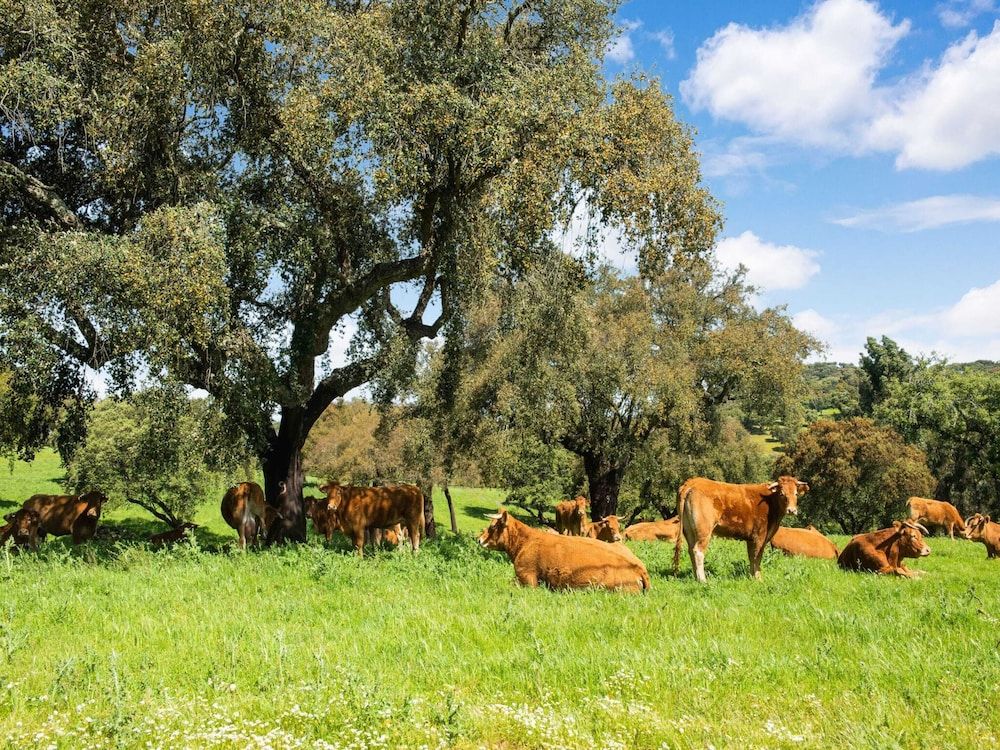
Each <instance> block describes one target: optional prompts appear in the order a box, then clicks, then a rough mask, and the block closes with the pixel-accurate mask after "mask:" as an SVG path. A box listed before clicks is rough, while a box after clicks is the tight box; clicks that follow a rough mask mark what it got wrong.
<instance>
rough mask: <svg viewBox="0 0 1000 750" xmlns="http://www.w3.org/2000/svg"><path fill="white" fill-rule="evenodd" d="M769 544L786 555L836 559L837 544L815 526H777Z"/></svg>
mask: <svg viewBox="0 0 1000 750" xmlns="http://www.w3.org/2000/svg"><path fill="white" fill-rule="evenodd" d="M771 546H772V547H773V548H774V549H780V550H781V551H782V552H784V553H785V554H786V555H798V556H800V557H815V558H819V559H821V560H836V559H837V555H838V554H839V553H838V550H837V545H836V544H834V543H833V542H831V541H830V540H829V539H827V538H826V537H825V536H823V534H821V533H820V531H819V530H818V529H817V528H816V527H815V526H807V527H806V528H804V529H793V528H790V527H788V526H779V527H778V530H777V531H775V532H774V536H773V537H771Z"/></svg>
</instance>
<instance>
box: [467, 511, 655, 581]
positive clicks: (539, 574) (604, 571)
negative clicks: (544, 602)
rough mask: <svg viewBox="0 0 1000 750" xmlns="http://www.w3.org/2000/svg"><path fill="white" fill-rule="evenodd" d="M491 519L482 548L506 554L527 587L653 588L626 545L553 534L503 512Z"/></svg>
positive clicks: (485, 531) (480, 538) (481, 539)
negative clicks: (541, 585)
mask: <svg viewBox="0 0 1000 750" xmlns="http://www.w3.org/2000/svg"><path fill="white" fill-rule="evenodd" d="M487 517H488V518H491V519H493V522H492V523H491V524H490V525H489V526H488V527H487V528H486V529H484V530H483V533H482V534H480V535H479V544H480V545H482V546H483V547H485V548H486V549H497V550H501V551H502V552H506V553H507V556H508V557H509V558H510V560H511V562H512V563H514V575H515V576H516V577H517V580H518V582H519V583H520V584H521V585H522V586H532V587H534V586H538V584H539V583H542V584H545V585H546V586H548V587H549V588H552V589H570V588H589V587H592V586H594V587H598V588H606V589H616V590H623V591H647V590H649V587H650V580H649V573H648V572H647V571H646V566H645V565H643V564H642V562H641V561H640V560H639V559H638V558H637V557H636V556H635V555H633V554H632V553H631V552H630V551H629V550H628V549H627V548H626V547H625V546H624V545H618V544H605V543H603V542H599V541H597V540H596V539H587V538H585V537H571V536H568V535H556V534H549V533H546V532H544V531H542V530H540V529H533V528H531V527H530V526H528V525H527V524H525V523H521V522H520V521H518V520H517V519H516V518H514V517H513V516H512V515H510V514H509V513H508V512H507V511H505V510H504V509H503V508H500V511H499V512H498V513H490V514H488V516H487Z"/></svg>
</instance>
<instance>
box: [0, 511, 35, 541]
mask: <svg viewBox="0 0 1000 750" xmlns="http://www.w3.org/2000/svg"><path fill="white" fill-rule="evenodd" d="M4 520H6V521H7V525H6V526H4V527H3V528H0V547H2V546H3V545H4V544H6V543H7V540H8V539H10V540H11V544H12V545H13V546H14V548H15V549H18V550H24V549H30V550H33V551H34V550H37V549H38V527H39V525H40V524H41V522H42V517H41V516H40V515H38V512H37V511H34V510H30V509H28V508H21V509H20V510H16V511H14V512H13V513H8V514H7V515H6V516H4Z"/></svg>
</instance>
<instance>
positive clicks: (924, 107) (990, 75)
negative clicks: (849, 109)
mask: <svg viewBox="0 0 1000 750" xmlns="http://www.w3.org/2000/svg"><path fill="white" fill-rule="evenodd" d="M998 101H1000V21H998V22H996V23H995V24H994V26H993V30H992V32H991V33H990V34H989V35H987V36H985V37H982V38H980V37H979V36H978V35H977V34H976V33H975V32H972V33H970V34H969V35H968V36H967V37H965V39H963V40H962V41H960V42H958V43H956V44H954V45H953V46H951V47H950V48H949V49H948V50H947V52H945V54H944V57H943V58H942V60H941V63H940V65H938V66H937V67H936V68H933V69H931V70H929V71H927V72H926V73H924V74H923V75H920V76H918V77H917V78H916V79H915V80H914V81H912V82H910V83H908V84H905V85H904V86H902V87H901V89H900V92H899V96H898V98H897V100H896V101H895V102H894V104H893V106H892V108H891V111H890V112H888V113H886V114H883V115H881V116H879V117H878V118H876V119H875V121H874V122H873V123H872V126H871V131H870V135H869V140H870V143H871V144H872V146H873V147H875V148H878V149H880V150H892V151H898V156H897V157H896V166H897V167H899V168H906V167H920V168H924V169H941V170H944V169H958V168H960V167H964V166H966V165H968V164H972V163H973V162H976V161H979V160H980V159H983V158H986V157H988V156H992V155H995V154H1000V107H997V106H996V102H998Z"/></svg>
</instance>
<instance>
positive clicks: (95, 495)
mask: <svg viewBox="0 0 1000 750" xmlns="http://www.w3.org/2000/svg"><path fill="white" fill-rule="evenodd" d="M80 499H81V500H83V501H84V502H86V503H87V508H88V510H89V509H90V508H94V507H96V508H97V514H98V516H100V513H101V506H102V505H104V503H106V502H107V501H108V497H107V495H105V494H104V493H103V492H99V491H97V490H91V491H90V492H86V493H84V494H82V495H80Z"/></svg>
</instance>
